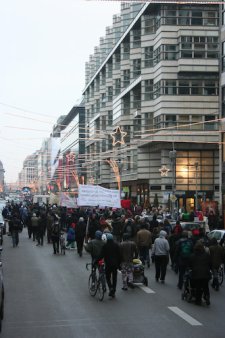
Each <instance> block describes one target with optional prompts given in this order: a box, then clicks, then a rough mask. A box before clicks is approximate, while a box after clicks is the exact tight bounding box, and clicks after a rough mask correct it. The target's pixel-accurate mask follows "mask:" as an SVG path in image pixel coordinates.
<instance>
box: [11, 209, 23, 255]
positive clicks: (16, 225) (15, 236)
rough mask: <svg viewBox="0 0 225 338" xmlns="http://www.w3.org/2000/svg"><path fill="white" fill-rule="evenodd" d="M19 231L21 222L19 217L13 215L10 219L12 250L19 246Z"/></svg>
mask: <svg viewBox="0 0 225 338" xmlns="http://www.w3.org/2000/svg"><path fill="white" fill-rule="evenodd" d="M19 231H21V221H20V219H19V215H18V214H17V213H15V214H14V215H13V217H12V225H11V234H12V244H13V247H14V248H15V247H16V246H18V244H19Z"/></svg>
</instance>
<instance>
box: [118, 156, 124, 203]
mask: <svg viewBox="0 0 225 338" xmlns="http://www.w3.org/2000/svg"><path fill="white" fill-rule="evenodd" d="M117 165H118V169H119V176H120V178H119V180H120V186H119V189H120V199H122V197H124V196H122V193H123V190H122V171H123V162H122V160H121V159H120V158H119V159H118V164H117Z"/></svg>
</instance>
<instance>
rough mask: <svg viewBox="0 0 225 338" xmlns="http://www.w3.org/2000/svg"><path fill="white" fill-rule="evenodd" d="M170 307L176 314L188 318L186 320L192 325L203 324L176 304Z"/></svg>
mask: <svg viewBox="0 0 225 338" xmlns="http://www.w3.org/2000/svg"><path fill="white" fill-rule="evenodd" d="M168 309H170V310H171V311H173V312H174V313H176V315H178V316H179V317H181V318H182V319H184V320H186V322H188V323H189V324H191V325H192V326H201V325H202V324H201V323H200V322H198V321H197V320H196V319H194V318H193V317H191V316H189V315H188V314H187V313H185V312H184V311H182V310H181V309H179V308H178V307H176V306H168Z"/></svg>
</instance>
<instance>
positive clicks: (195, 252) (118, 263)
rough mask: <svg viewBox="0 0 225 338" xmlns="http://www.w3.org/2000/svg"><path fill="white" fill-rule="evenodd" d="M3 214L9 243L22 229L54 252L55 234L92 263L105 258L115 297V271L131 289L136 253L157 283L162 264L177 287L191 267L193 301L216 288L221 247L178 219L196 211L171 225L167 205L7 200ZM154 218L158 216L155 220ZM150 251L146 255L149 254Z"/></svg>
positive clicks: (212, 220)
mask: <svg viewBox="0 0 225 338" xmlns="http://www.w3.org/2000/svg"><path fill="white" fill-rule="evenodd" d="M2 215H3V217H4V219H5V220H7V221H8V234H9V235H11V236H12V245H13V247H17V246H18V244H19V233H20V232H21V231H22V229H23V228H26V229H27V234H28V237H29V238H30V239H31V240H32V241H34V242H36V245H37V246H43V245H44V238H45V236H46V242H47V243H48V244H50V243H51V244H52V247H53V254H55V255H57V254H58V253H59V246H60V234H61V232H62V231H63V232H64V233H65V236H66V248H67V249H74V248H75V243H76V247H77V253H78V255H79V256H80V257H82V253H83V250H84V249H85V250H86V251H87V252H88V253H90V254H91V257H92V264H93V265H95V264H96V263H97V262H98V260H99V259H102V258H104V262H105V275H106V282H107V285H108V288H109V296H110V297H115V292H116V287H117V271H118V269H120V270H121V275H122V281H123V287H122V289H123V290H124V291H126V290H127V289H128V287H131V288H133V287H134V285H133V260H134V259H137V258H139V259H140V261H141V263H142V264H143V266H147V267H148V268H149V267H150V263H151V262H152V263H154V265H155V280H156V282H161V283H162V284H164V283H165V278H166V272H167V266H168V264H169V263H170V264H171V267H172V269H173V270H174V272H175V273H177V274H178V281H177V287H178V288H179V289H182V287H183V280H184V274H185V272H186V271H187V269H191V278H192V285H193V287H194V288H195V289H196V294H195V303H196V304H201V302H202V297H203V298H204V299H205V301H206V304H207V305H209V304H210V291H209V281H210V280H212V283H211V286H212V287H213V288H214V289H215V290H216V291H218V290H219V282H218V270H219V267H220V265H221V264H224V261H225V248H224V246H223V243H224V241H225V236H224V238H223V239H222V241H221V243H217V240H215V239H212V240H211V241H208V240H207V236H206V233H205V229H204V227H202V228H196V229H195V228H194V229H193V230H192V232H191V233H190V231H186V230H183V228H182V226H181V222H180V221H182V220H183V219H185V220H187V217H189V220H193V217H195V216H198V215H199V214H198V213H197V212H196V213H194V211H193V213H191V214H189V215H188V216H187V213H185V212H183V213H177V215H176V222H175V225H173V222H172V220H171V215H170V213H169V211H168V209H165V210H164V209H163V208H162V207H160V208H155V207H152V208H151V209H148V210H142V208H141V207H140V206H135V207H134V208H133V209H132V210H129V209H113V208H104V209H101V208H77V209H67V208H66V207H58V206H57V205H42V206H40V205H38V204H32V203H29V204H23V203H20V204H16V203H14V202H13V201H12V202H7V203H6V205H5V207H4V209H3V211H2ZM159 217H161V219H160V220H159ZM208 219H209V226H210V229H213V228H217V227H221V224H220V223H219V222H220V220H219V219H216V217H215V215H214V213H213V212H209V215H208ZM150 253H151V255H150Z"/></svg>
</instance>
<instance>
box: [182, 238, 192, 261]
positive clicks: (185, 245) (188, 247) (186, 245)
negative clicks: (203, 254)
mask: <svg viewBox="0 0 225 338" xmlns="http://www.w3.org/2000/svg"><path fill="white" fill-rule="evenodd" d="M192 248H193V245H192V242H191V241H189V240H185V241H182V242H181V243H180V252H181V257H182V258H187V257H189V256H190V255H191V253H192Z"/></svg>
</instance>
